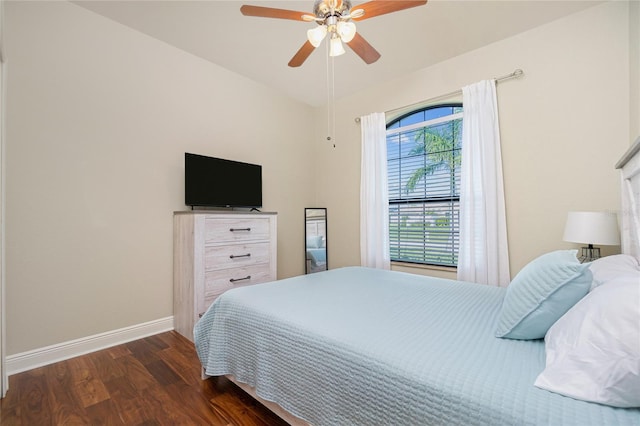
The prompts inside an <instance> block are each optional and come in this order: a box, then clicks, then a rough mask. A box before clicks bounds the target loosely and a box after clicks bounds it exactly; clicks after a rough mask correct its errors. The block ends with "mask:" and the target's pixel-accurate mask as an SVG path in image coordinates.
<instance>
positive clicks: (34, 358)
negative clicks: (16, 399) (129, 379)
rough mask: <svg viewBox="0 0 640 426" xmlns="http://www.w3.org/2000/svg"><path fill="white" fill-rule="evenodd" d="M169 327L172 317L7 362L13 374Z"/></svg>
mask: <svg viewBox="0 0 640 426" xmlns="http://www.w3.org/2000/svg"><path fill="white" fill-rule="evenodd" d="M170 330H173V316H171V317H166V318H160V319H158V320H154V321H149V322H145V323H142V324H136V325H132V326H130V327H125V328H121V329H118V330H112V331H107V332H106V333H100V334H94V335H93V336H88V337H83V338H81V339H76V340H70V341H68V342H63V343H58V344H55V345H51V346H46V347H44V348H39V349H34V350H31V351H27V352H22V353H19V354H15V355H10V356H8V357H7V359H6V364H5V366H6V369H7V375H9V376H11V375H13V374H16V373H21V372H23V371H27V370H32V369H34V368H38V367H42V366H44V365H49V364H53V363H54V362H58V361H64V360H65V359H69V358H74V357H76V356H80V355H84V354H88V353H90V352H95V351H99V350H101V349H106V348H109V347H111V346H116V345H120V344H122V343H127V342H130V341H132V340H137V339H142V338H143V337H147V336H152V335H154V334H158V333H163V332H165V331H170Z"/></svg>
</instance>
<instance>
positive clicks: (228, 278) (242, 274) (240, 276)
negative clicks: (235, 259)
mask: <svg viewBox="0 0 640 426" xmlns="http://www.w3.org/2000/svg"><path fill="white" fill-rule="evenodd" d="M275 279H276V278H275V277H273V276H271V269H270V267H269V265H268V264H262V265H254V266H247V267H242V268H233V269H226V270H222V271H209V272H207V273H206V274H205V294H204V305H205V306H204V309H203V310H206V309H207V308H208V307H209V305H211V303H213V301H214V300H215V299H216V298H217V297H218V296H220V295H221V294H222V293H224V292H225V291H227V290H231V289H232V288H235V287H243V286H247V285H253V284H259V283H264V282H268V281H273V280H275Z"/></svg>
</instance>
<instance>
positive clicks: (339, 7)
mask: <svg viewBox="0 0 640 426" xmlns="http://www.w3.org/2000/svg"><path fill="white" fill-rule="evenodd" d="M350 10H351V1H350V0H316V1H315V3H314V4H313V14H314V15H316V17H317V18H321V19H324V18H326V17H327V16H330V15H338V16H342V15H347V14H349V11H350Z"/></svg>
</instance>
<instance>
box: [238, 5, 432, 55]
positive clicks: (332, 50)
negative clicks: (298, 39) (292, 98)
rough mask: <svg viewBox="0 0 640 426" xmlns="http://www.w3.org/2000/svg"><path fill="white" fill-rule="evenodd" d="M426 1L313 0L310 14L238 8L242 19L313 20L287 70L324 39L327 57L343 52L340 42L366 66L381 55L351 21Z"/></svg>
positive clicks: (273, 9) (246, 6)
mask: <svg viewBox="0 0 640 426" xmlns="http://www.w3.org/2000/svg"><path fill="white" fill-rule="evenodd" d="M426 3H427V0H371V1H369V2H366V3H362V4H360V5H357V6H355V8H354V9H352V8H351V1H350V0H315V3H314V5H313V15H310V14H308V13H305V12H297V11H295V10H287V9H275V8H271V7H262V6H250V5H244V6H242V7H241V8H240V12H242V14H243V15H245V16H258V17H264V18H278V19H291V20H294V21H305V22H311V21H314V22H316V23H317V24H318V26H317V27H316V28H313V29H311V30H309V31H307V41H306V42H305V43H304V44H303V45H302V47H301V48H300V50H298V52H297V53H296V54H295V55H293V58H291V60H290V61H289V66H290V67H299V66H300V65H302V64H303V63H304V61H305V60H306V59H307V58H308V57H309V55H311V52H313V50H314V49H315V48H316V47H318V46H320V43H322V40H324V38H325V37H327V38H328V39H329V41H328V43H329V56H338V55H342V54H343V53H345V50H344V47H343V46H342V43H343V42H344V43H346V44H347V45H348V46H349V47H350V48H351V50H353V51H354V52H356V54H357V55H358V56H360V57H361V58H362V60H363V61H365V62H366V63H367V64H372V63H374V62H375V61H377V60H378V59H379V58H380V53H378V51H377V50H376V49H374V48H373V46H371V45H370V44H369V43H368V42H367V41H366V40H365V39H364V37H362V36H361V35H360V34H358V33H357V32H356V24H354V23H353V21H362V20H364V19H369V18H374V17H376V16H380V15H385V14H387V13H392V12H397V11H399V10H404V9H409V8H412V7H416V6H422V5H424V4H426Z"/></svg>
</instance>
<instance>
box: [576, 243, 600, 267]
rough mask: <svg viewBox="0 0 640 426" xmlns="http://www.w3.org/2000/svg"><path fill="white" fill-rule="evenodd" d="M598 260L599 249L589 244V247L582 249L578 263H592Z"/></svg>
mask: <svg viewBox="0 0 640 426" xmlns="http://www.w3.org/2000/svg"><path fill="white" fill-rule="evenodd" d="M596 259H600V248H599V247H594V246H592V245H591V244H589V247H582V256H580V257H579V258H578V260H579V261H580V263H585V262H593V261H594V260H596Z"/></svg>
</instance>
